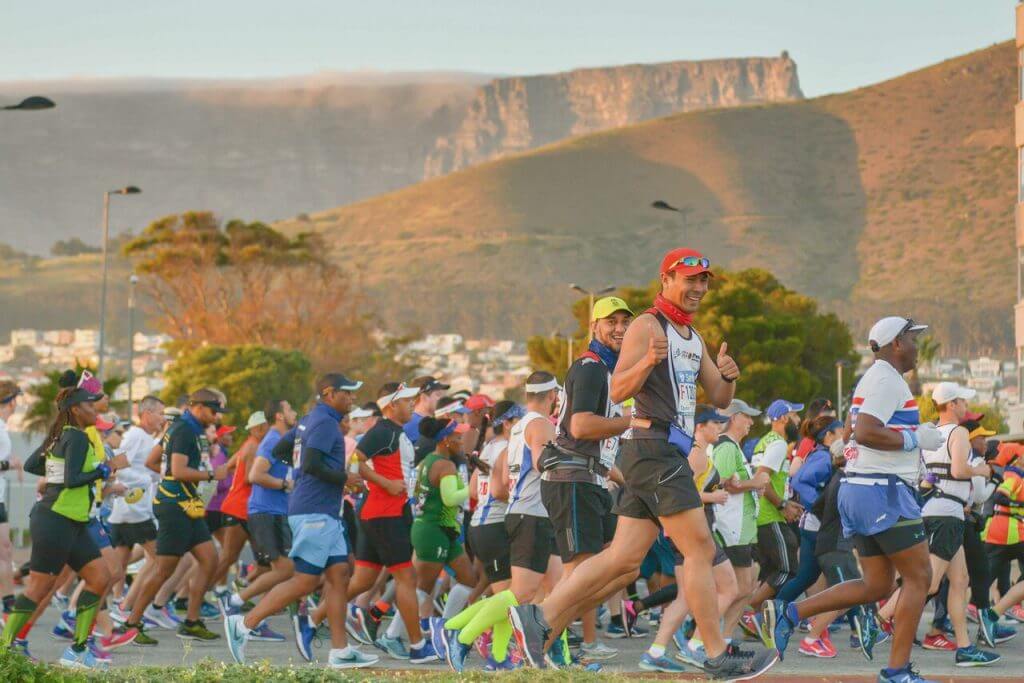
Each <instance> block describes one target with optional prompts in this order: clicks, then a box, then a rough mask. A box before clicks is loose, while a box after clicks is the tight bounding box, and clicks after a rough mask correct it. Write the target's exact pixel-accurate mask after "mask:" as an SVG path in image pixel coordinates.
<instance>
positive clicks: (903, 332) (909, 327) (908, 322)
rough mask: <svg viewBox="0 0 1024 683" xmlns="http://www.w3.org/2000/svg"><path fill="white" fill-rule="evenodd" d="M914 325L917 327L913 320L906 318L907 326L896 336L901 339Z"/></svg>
mask: <svg viewBox="0 0 1024 683" xmlns="http://www.w3.org/2000/svg"><path fill="white" fill-rule="evenodd" d="M915 325H917V323H915V322H914V319H913V318H907V324H906V325H904V326H903V329H901V330H900V333H899V334H897V335H896V336H897V337H902V336H903V335H905V334H906V333H907V332H909V331H910V330H911V329H912V328H913V327H914V326H915Z"/></svg>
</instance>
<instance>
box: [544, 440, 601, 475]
mask: <svg viewBox="0 0 1024 683" xmlns="http://www.w3.org/2000/svg"><path fill="white" fill-rule="evenodd" d="M537 469H539V470H540V471H541V472H548V471H550V470H560V469H562V470H586V471H587V472H590V473H591V474H596V475H599V476H602V477H606V476H608V468H607V467H605V466H604V465H602V464H601V454H600V453H598V454H597V455H590V454H588V453H583V452H582V451H577V450H573V449H571V448H566V447H565V446H560V445H558V444H557V443H555V442H554V441H549V442H547V444H545V445H544V450H543V451H541V454H540V460H539V461H538V462H537Z"/></svg>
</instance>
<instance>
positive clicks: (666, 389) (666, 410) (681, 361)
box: [630, 313, 704, 439]
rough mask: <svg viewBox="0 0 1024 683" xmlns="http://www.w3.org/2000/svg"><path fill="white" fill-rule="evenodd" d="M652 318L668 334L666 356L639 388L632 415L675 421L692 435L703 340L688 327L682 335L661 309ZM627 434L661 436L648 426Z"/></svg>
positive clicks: (631, 435)
mask: <svg viewBox="0 0 1024 683" xmlns="http://www.w3.org/2000/svg"><path fill="white" fill-rule="evenodd" d="M654 316H655V318H656V319H657V321H658V323H659V324H660V325H661V329H662V330H664V332H665V336H666V337H667V338H668V356H667V357H666V358H665V359H664V360H662V361H660V362H659V363H658V364H657V365H656V366H655V367H654V369H653V370H651V374H650V375H648V376H647V381H645V382H644V385H643V386H642V387H641V388H640V391H639V392H638V393H637V395H636V397H635V399H636V408H635V410H636V415H637V416H638V417H646V418H653V419H655V420H660V421H662V422H675V423H676V425H677V426H678V427H679V428H681V429H682V430H683V431H684V432H686V433H687V434H690V435H691V436H692V435H693V416H694V413H696V411H697V376H698V375H699V374H700V363H701V358H702V357H703V355H704V342H702V341H701V337H700V335H699V334H697V330H695V329H693V328H692V327H690V328H689V330H690V338H689V339H686V338H685V337H683V336H682V335H681V334H679V332H677V331H676V328H675V327H674V326H673V325H672V324H671V323H670V322H669V321H668V319H667V318H666V317H665V316H663V315H662V314H661V313H654ZM630 438H634V439H636V438H661V436H660V435H657V434H653V433H650V432H649V431H648V430H636V429H634V430H630Z"/></svg>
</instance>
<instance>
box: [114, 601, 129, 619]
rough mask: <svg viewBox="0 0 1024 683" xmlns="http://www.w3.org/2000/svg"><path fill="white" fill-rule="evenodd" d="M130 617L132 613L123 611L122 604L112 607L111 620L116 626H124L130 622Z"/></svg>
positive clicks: (115, 604)
mask: <svg viewBox="0 0 1024 683" xmlns="http://www.w3.org/2000/svg"><path fill="white" fill-rule="evenodd" d="M129 617H131V613H130V612H125V611H124V610H123V609H121V604H120V603H114V604H113V605H111V606H110V620H111V621H113V622H114V623H115V624H123V623H124V622H126V621H128V618H129Z"/></svg>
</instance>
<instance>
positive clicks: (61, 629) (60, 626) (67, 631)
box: [50, 616, 75, 640]
mask: <svg viewBox="0 0 1024 683" xmlns="http://www.w3.org/2000/svg"><path fill="white" fill-rule="evenodd" d="M50 636H51V637H52V638H53V639H54V640H74V639H75V629H74V626H70V627H69V625H68V624H67V623H66V622H65V621H64V618H63V616H62V617H61V618H60V620H58V621H57V625H56V626H54V627H53V630H52V631H50Z"/></svg>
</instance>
